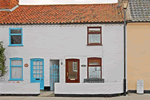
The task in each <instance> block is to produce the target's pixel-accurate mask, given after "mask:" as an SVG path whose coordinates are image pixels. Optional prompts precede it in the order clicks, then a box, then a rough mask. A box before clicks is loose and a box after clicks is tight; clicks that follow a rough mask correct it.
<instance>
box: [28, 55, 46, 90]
mask: <svg viewBox="0 0 150 100" xmlns="http://www.w3.org/2000/svg"><path fill="white" fill-rule="evenodd" d="M36 60H42V61H43V70H42V73H43V74H42V75H43V87H44V59H42V58H32V59H30V83H34V82H33V80H32V76H33V70H32V69H33V66H32V62H33V61H36ZM40 90H44V89H40Z"/></svg>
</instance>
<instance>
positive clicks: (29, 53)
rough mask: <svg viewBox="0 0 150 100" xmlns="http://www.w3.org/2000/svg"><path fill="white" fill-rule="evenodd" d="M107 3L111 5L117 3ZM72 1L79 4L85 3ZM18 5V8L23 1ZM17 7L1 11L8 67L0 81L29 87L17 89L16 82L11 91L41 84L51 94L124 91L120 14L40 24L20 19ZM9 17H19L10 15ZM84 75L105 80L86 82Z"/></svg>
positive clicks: (0, 33)
mask: <svg viewBox="0 0 150 100" xmlns="http://www.w3.org/2000/svg"><path fill="white" fill-rule="evenodd" d="M107 5H108V6H110V7H111V6H113V7H116V5H117V4H110V5H109V4H107ZM76 6H77V7H79V9H80V7H81V6H84V5H76ZM88 6H89V7H93V6H95V8H98V6H100V7H101V5H88ZM102 6H105V5H102ZM19 7H20V9H22V10H23V7H26V6H19ZM19 7H18V8H16V10H14V11H12V12H10V13H9V14H8V15H6V16H5V18H3V19H2V21H1V25H0V40H1V41H3V42H4V47H5V48H6V50H5V55H6V66H7V67H8V72H7V73H6V74H5V76H3V77H5V80H4V81H3V82H5V84H6V83H7V84H11V86H12V84H14V86H16V87H17V85H19V84H22V85H23V84H26V86H25V88H28V89H26V90H23V91H19V90H20V89H19V87H17V88H16V90H15V91H16V92H15V93H16V94H17V93H18V94H19V93H22V94H25V93H28V94H30V91H32V90H34V91H32V93H33V94H34V93H35V94H36V93H38V92H39V90H40V89H41V90H44V89H45V88H46V87H50V90H54V93H55V94H56V95H59V94H119V93H123V76H124V49H123V45H124V44H123V43H124V42H123V41H124V35H123V23H122V20H121V21H120V20H119V19H118V18H119V17H120V15H114V16H117V20H118V21H115V22H111V21H105V20H104V19H103V20H104V21H100V22H99V21H97V22H96V21H95V22H94V23H92V22H81V21H82V20H81V21H80V22H75V21H76V20H72V22H69V23H68V22H66V23H65V22H63V23H61V21H60V23H57V22H56V23H49V22H47V23H43V24H42V23H40V24H39V23H37V22H30V21H32V20H29V19H28V18H27V19H26V20H25V21H27V22H29V23H25V24H24V23H23V22H24V21H22V20H23V19H22V20H21V19H20V18H19V17H17V16H18V15H15V13H16V12H17V13H18V14H19V13H20V14H21V12H19V11H17V10H20V9H19ZM27 7H28V6H27ZM37 7H38V6H37ZM39 7H40V6H39ZM48 7H51V6H48ZM62 7H63V6H62ZM89 7H88V8H89ZM113 7H112V8H113ZM33 8H34V7H33ZM81 8H82V7H81ZM95 8H94V9H95ZM25 9H26V8H25ZM31 9H32V8H31ZM82 9H83V8H82ZM34 10H35V9H34ZM77 11H78V10H77ZM79 12H80V10H79ZM41 13H42V12H41ZM43 13H44V12H43ZM92 13H94V12H92ZM107 13H108V12H107ZM108 14H110V13H108ZM43 15H44V14H43ZM43 15H42V14H41V16H43ZM64 16H65V15H64ZM64 16H63V17H64ZM87 16H88V15H87ZM91 16H94V15H91ZM101 16H103V14H101ZM114 16H113V17H114ZM118 16H119V17H118ZM14 17H16V18H19V19H18V20H16V22H15V20H10V19H11V18H14ZM65 17H67V16H65ZM69 17H70V15H69ZM78 17H82V16H78ZM121 18H122V17H121ZM35 19H36V18H35ZM33 20H34V19H33ZM38 20H40V19H38ZM41 20H42V19H41ZM47 20H48V19H47ZM78 20H79V19H78ZM113 20H114V19H113ZM11 21H12V22H11ZM17 21H18V22H17ZM19 21H22V22H19ZM57 21H58V20H57ZM54 71H55V72H54ZM89 78H96V79H104V82H103V83H88V82H85V79H89ZM18 81H19V83H16V82H18ZM54 81H55V83H54ZM9 82H10V83H9ZM14 82H15V83H14ZM15 84H17V85H15ZM33 84H35V85H33ZM39 85H40V86H39ZM20 86H21V85H20ZM29 87H30V88H29ZM44 87H45V88H44ZM17 89H18V90H17ZM12 91H13V90H12ZM24 91H26V92H24ZM1 92H2V91H1ZM5 92H7V91H5Z"/></svg>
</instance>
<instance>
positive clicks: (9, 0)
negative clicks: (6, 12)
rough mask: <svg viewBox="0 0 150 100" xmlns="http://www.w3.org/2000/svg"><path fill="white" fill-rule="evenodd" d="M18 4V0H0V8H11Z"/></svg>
mask: <svg viewBox="0 0 150 100" xmlns="http://www.w3.org/2000/svg"><path fill="white" fill-rule="evenodd" d="M18 4H19V0H0V9H11V8H13V7H15V6H16V5H18Z"/></svg>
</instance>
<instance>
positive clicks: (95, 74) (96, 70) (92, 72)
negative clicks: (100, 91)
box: [89, 67, 101, 78]
mask: <svg viewBox="0 0 150 100" xmlns="http://www.w3.org/2000/svg"><path fill="white" fill-rule="evenodd" d="M89 78H101V69H100V67H89Z"/></svg>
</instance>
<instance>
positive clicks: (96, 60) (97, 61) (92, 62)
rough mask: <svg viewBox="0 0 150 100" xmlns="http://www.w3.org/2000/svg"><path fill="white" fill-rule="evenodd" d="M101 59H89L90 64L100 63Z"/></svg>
mask: <svg viewBox="0 0 150 100" xmlns="http://www.w3.org/2000/svg"><path fill="white" fill-rule="evenodd" d="M100 62H101V61H100V59H89V65H100Z"/></svg>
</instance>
